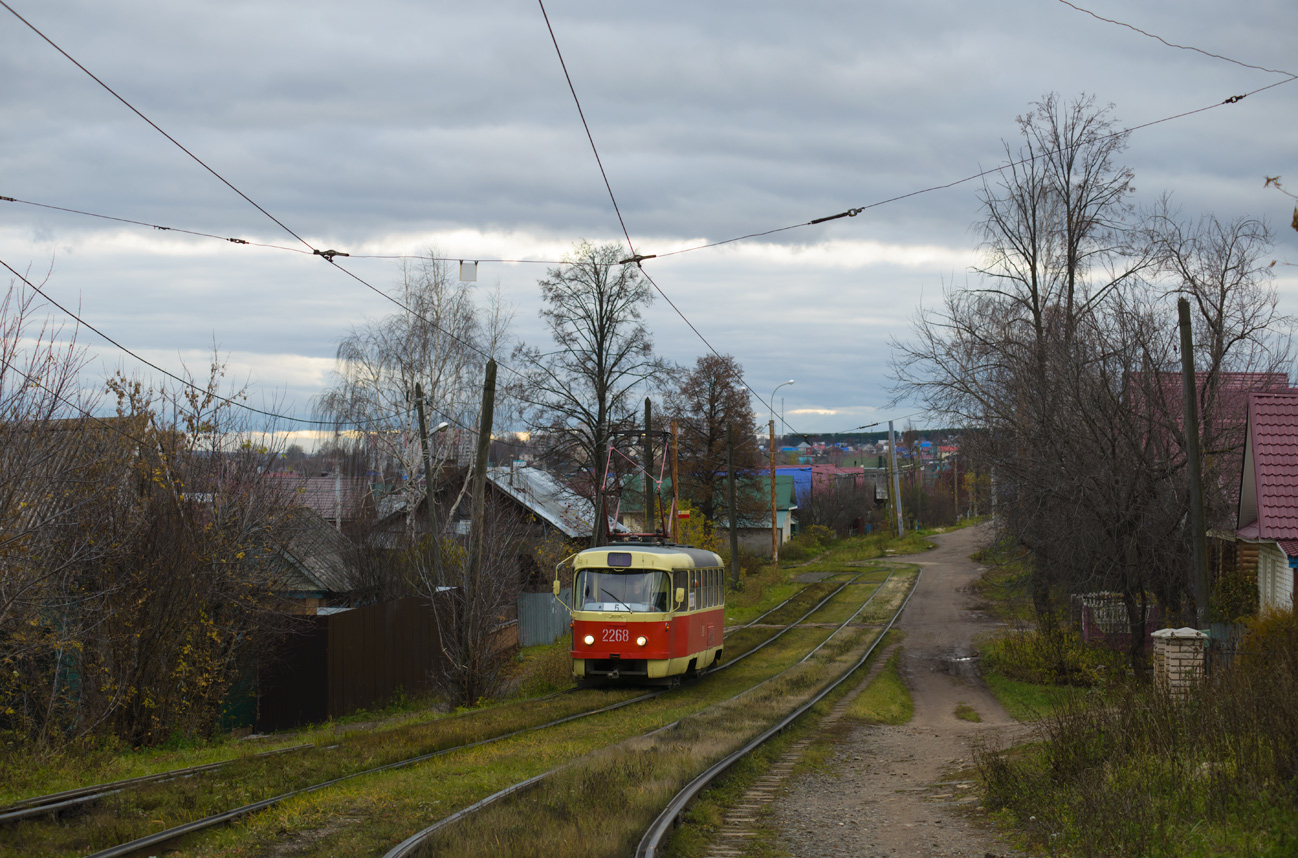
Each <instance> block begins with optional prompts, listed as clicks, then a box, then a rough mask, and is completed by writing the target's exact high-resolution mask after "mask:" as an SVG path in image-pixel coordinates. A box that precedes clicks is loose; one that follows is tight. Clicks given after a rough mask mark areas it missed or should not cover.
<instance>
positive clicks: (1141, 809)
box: [978, 617, 1298, 858]
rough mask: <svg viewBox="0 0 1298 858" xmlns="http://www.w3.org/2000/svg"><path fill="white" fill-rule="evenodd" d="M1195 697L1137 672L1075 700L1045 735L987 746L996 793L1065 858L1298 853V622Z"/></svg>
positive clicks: (994, 803)
mask: <svg viewBox="0 0 1298 858" xmlns="http://www.w3.org/2000/svg"><path fill="white" fill-rule="evenodd" d="M1251 645H1252V647H1253V649H1252V652H1251V653H1249V654H1247V655H1246V656H1245V657H1244V658H1242V659H1241V661H1240V663H1239V664H1238V665H1236V666H1235V667H1234V668H1233V669H1231V670H1225V671H1222V672H1220V673H1218V674H1217V675H1216V676H1215V677H1213V680H1212V682H1211V683H1210V684H1209V685H1207V686H1206V687H1204V688H1203V689H1202V690H1201V691H1200V692H1199V693H1197V694H1195V695H1193V696H1191V697H1188V698H1186V699H1183V700H1179V699H1175V698H1171V697H1169V696H1167V695H1164V694H1160V693H1157V692H1156V691H1155V690H1154V689H1152V688H1151V687H1150V686H1148V685H1147V684H1143V683H1140V684H1138V683H1134V682H1133V683H1129V684H1127V685H1125V686H1123V687H1121V688H1119V689H1116V690H1114V691H1112V692H1110V696H1109V697H1108V699H1107V701H1106V703H1107V705H1103V706H1097V705H1093V703H1090V702H1089V701H1086V700H1084V699H1082V698H1081V697H1076V698H1074V699H1073V700H1072V701H1071V702H1070V703H1068V704H1066V705H1064V706H1063V707H1061V708H1060V709H1059V710H1057V711H1056V712H1055V713H1054V714H1053V715H1051V716H1050V717H1048V718H1045V719H1043V720H1042V721H1041V722H1039V724H1040V726H1041V728H1042V729H1043V731H1044V734H1045V741H1044V742H1042V743H1041V744H1040V745H1038V746H1034V747H1032V748H1030V749H1027V750H1026V751H1025V752H1022V753H1019V754H1014V755H1005V754H1001V753H998V752H997V751H996V750H995V749H987V750H984V751H983V752H982V753H980V754H979V755H978V766H979V773H980V776H981V778H982V780H983V781H984V783H985V785H986V788H987V803H988V805H989V806H990V807H994V808H999V809H1000V812H1001V814H1002V815H1003V817H1004V818H1005V819H1006V820H1007V821H1009V822H1010V823H1012V824H1015V825H1017V826H1018V827H1020V828H1021V829H1022V830H1023V831H1024V832H1026V835H1027V837H1028V838H1029V839H1030V840H1031V841H1032V843H1034V844H1036V845H1038V846H1040V847H1043V848H1045V847H1049V848H1050V849H1051V851H1052V852H1054V853H1055V854H1060V855H1069V856H1086V858H1091V856H1095V857H1096V858H1099V856H1107V855H1142V856H1148V858H1173V857H1174V856H1175V858H1197V857H1198V856H1203V858H1206V856H1218V855H1231V856H1258V858H1264V856H1265V858H1270V856H1276V858H1278V856H1282V855H1293V854H1298V620H1295V619H1294V618H1292V617H1289V618H1287V619H1286V620H1284V621H1280V622H1273V624H1272V625H1271V626H1270V627H1266V626H1264V627H1262V628H1261V629H1259V631H1258V632H1257V633H1256V634H1255V635H1254V637H1253V638H1252V641H1251Z"/></svg>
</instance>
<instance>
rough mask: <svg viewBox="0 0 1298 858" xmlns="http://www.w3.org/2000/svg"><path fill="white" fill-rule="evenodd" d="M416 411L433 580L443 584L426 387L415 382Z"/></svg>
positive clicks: (439, 584)
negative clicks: (422, 464)
mask: <svg viewBox="0 0 1298 858" xmlns="http://www.w3.org/2000/svg"><path fill="white" fill-rule="evenodd" d="M415 411H416V412H417V413H418V414H419V443H420V444H422V445H423V448H424V502H425V503H426V504H427V505H428V535H429V537H430V538H431V539H432V541H433V580H434V581H436V582H437V584H438V586H441V584H442V542H441V539H440V538H439V536H440V533H441V531H440V529H439V528H438V527H437V506H436V500H435V495H434V492H435V491H436V488H437V487H436V485H435V484H434V483H433V456H432V453H430V452H429V450H428V447H429V444H428V423H427V421H426V420H425V419H424V388H423V386H422V385H421V384H420V383H419V382H417V381H416V382H415Z"/></svg>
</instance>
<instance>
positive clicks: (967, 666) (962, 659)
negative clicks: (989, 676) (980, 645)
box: [942, 655, 982, 679]
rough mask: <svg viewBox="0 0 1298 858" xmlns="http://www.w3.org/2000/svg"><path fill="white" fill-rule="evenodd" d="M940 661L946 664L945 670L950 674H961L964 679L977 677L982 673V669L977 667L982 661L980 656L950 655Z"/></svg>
mask: <svg viewBox="0 0 1298 858" xmlns="http://www.w3.org/2000/svg"><path fill="white" fill-rule="evenodd" d="M942 661H943V662H944V663H945V665H946V672H947V673H949V674H951V675H952V676H962V677H965V678H966V679H977V678H978V677H979V676H981V675H982V670H981V668H980V667H979V662H980V661H982V658H981V656H976V655H965V656H951V657H948V658H944V659H942Z"/></svg>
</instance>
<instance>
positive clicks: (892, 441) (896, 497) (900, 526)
mask: <svg viewBox="0 0 1298 858" xmlns="http://www.w3.org/2000/svg"><path fill="white" fill-rule="evenodd" d="M888 458H889V461H890V462H891V463H892V508H893V509H895V510H896V511H897V538H898V539H900V538H901V537H903V536H905V535H906V525H905V523H904V522H903V519H902V517H901V474H900V473H899V472H898V471H897V440H896V438H895V437H894V436H893V433H892V421H891V420H889V421H888Z"/></svg>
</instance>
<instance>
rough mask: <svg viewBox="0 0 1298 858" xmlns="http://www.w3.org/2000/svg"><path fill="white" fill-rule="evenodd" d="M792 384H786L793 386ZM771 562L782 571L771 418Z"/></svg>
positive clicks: (734, 524) (733, 525)
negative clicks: (776, 509) (776, 510)
mask: <svg viewBox="0 0 1298 858" xmlns="http://www.w3.org/2000/svg"><path fill="white" fill-rule="evenodd" d="M791 383H792V382H785V384H791ZM770 429H771V562H772V563H774V564H775V571H776V572H779V571H780V528H779V518H778V517H777V516H776V512H775V418H774V417H772V418H771V426H770ZM730 526H731V527H736V526H737V523H736V522H731V523H730Z"/></svg>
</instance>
